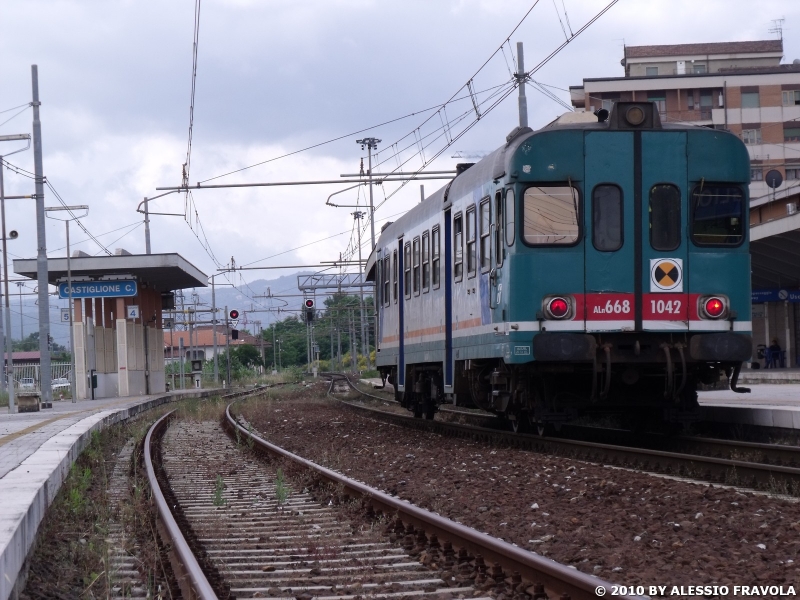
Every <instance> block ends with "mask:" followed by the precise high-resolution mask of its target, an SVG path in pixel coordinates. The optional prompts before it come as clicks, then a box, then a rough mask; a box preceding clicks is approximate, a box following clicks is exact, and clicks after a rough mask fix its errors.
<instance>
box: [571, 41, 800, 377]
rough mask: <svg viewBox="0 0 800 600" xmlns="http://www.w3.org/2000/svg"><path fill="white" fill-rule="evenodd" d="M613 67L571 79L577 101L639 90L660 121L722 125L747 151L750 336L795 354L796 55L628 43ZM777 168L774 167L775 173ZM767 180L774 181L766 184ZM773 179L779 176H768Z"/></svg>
mask: <svg viewBox="0 0 800 600" xmlns="http://www.w3.org/2000/svg"><path fill="white" fill-rule="evenodd" d="M620 64H621V66H622V69H623V74H622V75H621V76H618V77H602V78H592V79H584V80H583V85H580V86H571V87H570V98H571V102H572V105H573V107H575V109H576V110H579V111H580V110H585V111H590V112H594V111H596V110H598V109H600V108H606V109H610V108H611V106H612V105H613V103H614V102H615V101H618V100H623V101H625V100H627V101H636V100H640V101H641V100H648V101H651V102H655V103H656V104H657V105H658V109H659V113H660V116H661V120H662V122H663V123H681V122H683V123H687V122H688V123H692V124H695V125H700V126H704V127H713V128H716V129H724V130H727V131H730V132H731V133H734V134H736V135H738V136H740V137H741V138H742V140H743V141H744V143H745V144H746V145H747V148H748V151H749V154H750V164H751V169H750V178H751V183H750V226H751V229H750V237H751V258H752V283H753V288H754V289H755V290H759V291H760V295H759V294H754V299H755V300H754V305H753V308H754V311H753V313H754V316H753V336H754V340H755V342H756V343H757V344H764V343H766V345H767V346H768V345H769V343H770V341H771V340H772V339H773V338H777V339H778V340H779V343H780V345H781V346H782V347H783V348H784V349H785V350H787V351H788V352H787V366H788V365H794V364H795V362H796V360H797V359H796V358H795V357H796V355H797V353H796V352H795V348H796V347H797V342H798V341H800V212H799V211H798V208H799V204H800V60H797V59H796V60H788V61H787V60H785V59H784V57H783V41H782V40H756V41H746V42H720V43H704V44H674V45H659V46H627V47H625V49H624V56H623V58H622V60H621V61H620ZM776 174H777V176H776ZM768 182H772V184H773V186H774V187H770V185H768ZM775 184H778V185H775Z"/></svg>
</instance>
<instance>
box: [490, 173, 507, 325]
mask: <svg viewBox="0 0 800 600" xmlns="http://www.w3.org/2000/svg"><path fill="white" fill-rule="evenodd" d="M491 204H492V215H493V216H494V223H492V225H491V232H492V234H491V236H490V240H491V245H492V250H491V263H492V264H491V270H490V271H489V308H490V310H491V312H492V323H495V330H494V332H495V335H507V334H508V321H507V320H506V304H507V299H506V298H504V297H503V265H504V263H505V252H506V250H505V226H506V218H505V199H504V198H503V189H502V188H500V189H498V190H497V191H495V194H494V198H492V200H491Z"/></svg>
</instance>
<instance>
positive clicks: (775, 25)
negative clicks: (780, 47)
mask: <svg viewBox="0 0 800 600" xmlns="http://www.w3.org/2000/svg"><path fill="white" fill-rule="evenodd" d="M785 22H786V17H781V18H780V19H772V27H770V28H769V30H768V31H769V32H770V33H777V34H778V36H779V37H780V38H781V42H783V24H784V23H785Z"/></svg>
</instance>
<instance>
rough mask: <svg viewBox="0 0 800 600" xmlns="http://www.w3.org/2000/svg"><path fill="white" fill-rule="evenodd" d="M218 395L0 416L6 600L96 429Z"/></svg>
mask: <svg viewBox="0 0 800 600" xmlns="http://www.w3.org/2000/svg"><path fill="white" fill-rule="evenodd" d="M218 391H219V390H216V389H204V390H197V389H187V390H175V391H172V392H168V393H165V394H156V395H151V396H138V397H126V398H104V399H102V400H81V401H78V402H75V403H73V402H71V401H69V400H66V401H58V400H55V401H54V402H53V408H52V409H44V410H41V411H39V412H28V413H16V414H8V413H0V498H2V502H0V573H2V574H3V575H2V577H0V600H7V599H8V598H10V597H11V596H12V594H16V593H17V592H18V591H19V590H15V585H16V584H17V579H18V577H19V574H20V572H21V570H22V568H23V566H24V564H25V559H26V557H27V555H28V552H29V551H30V549H31V547H32V545H33V543H34V540H35V539H36V532H37V530H38V528H39V524H40V523H41V521H42V519H43V517H44V515H45V512H46V511H47V509H48V507H49V506H50V504H51V503H52V502H53V499H54V498H55V496H56V494H57V493H58V490H59V488H60V487H61V484H62V482H63V481H64V479H65V478H66V476H67V474H68V473H69V469H70V467H71V466H72V464H73V463H74V462H75V460H76V459H77V458H78V456H79V455H80V453H81V451H82V450H83V449H84V448H85V447H86V446H87V444H88V443H89V441H90V439H91V435H92V433H93V432H94V431H99V430H101V429H104V428H106V427H108V426H110V425H113V424H115V423H120V422H123V421H125V420H127V419H130V418H131V417H133V416H135V415H137V414H140V413H142V412H145V411H147V410H150V409H152V408H155V407H156V406H160V405H162V404H166V403H169V402H175V401H177V400H181V399H183V398H198V397H206V396H210V395H212V394H214V393H217V392H218ZM0 410H3V409H0Z"/></svg>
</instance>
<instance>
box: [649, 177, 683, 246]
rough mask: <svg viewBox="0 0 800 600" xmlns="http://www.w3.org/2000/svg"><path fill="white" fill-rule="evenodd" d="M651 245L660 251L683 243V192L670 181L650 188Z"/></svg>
mask: <svg viewBox="0 0 800 600" xmlns="http://www.w3.org/2000/svg"><path fill="white" fill-rule="evenodd" d="M650 245H651V246H652V247H653V250H660V251H667V250H675V249H676V248H677V247H678V246H680V245H681V192H680V190H678V188H677V187H675V186H674V185H671V184H669V183H660V184H658V185H654V186H653V187H652V188H650Z"/></svg>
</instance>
